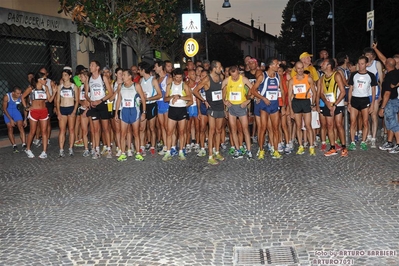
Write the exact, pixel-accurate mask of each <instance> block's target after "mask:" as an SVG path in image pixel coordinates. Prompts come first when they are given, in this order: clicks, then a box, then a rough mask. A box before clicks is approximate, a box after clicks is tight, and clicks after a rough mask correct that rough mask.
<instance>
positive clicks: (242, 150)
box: [240, 146, 245, 155]
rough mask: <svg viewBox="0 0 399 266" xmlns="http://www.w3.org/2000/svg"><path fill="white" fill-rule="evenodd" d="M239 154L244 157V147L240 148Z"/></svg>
mask: <svg viewBox="0 0 399 266" xmlns="http://www.w3.org/2000/svg"><path fill="white" fill-rule="evenodd" d="M240 152H241V154H242V155H245V147H244V146H242V147H241V148H240Z"/></svg>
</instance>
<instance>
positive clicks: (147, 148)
mask: <svg viewBox="0 0 399 266" xmlns="http://www.w3.org/2000/svg"><path fill="white" fill-rule="evenodd" d="M150 148H151V144H150V143H147V144H146V145H145V150H146V151H148V150H150Z"/></svg>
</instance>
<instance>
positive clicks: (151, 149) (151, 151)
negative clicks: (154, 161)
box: [150, 147, 155, 156]
mask: <svg viewBox="0 0 399 266" xmlns="http://www.w3.org/2000/svg"><path fill="white" fill-rule="evenodd" d="M150 153H151V156H155V148H154V147H151V148H150Z"/></svg>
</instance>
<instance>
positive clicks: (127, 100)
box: [122, 99, 133, 108]
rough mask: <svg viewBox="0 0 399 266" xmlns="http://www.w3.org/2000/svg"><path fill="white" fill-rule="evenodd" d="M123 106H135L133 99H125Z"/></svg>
mask: <svg viewBox="0 0 399 266" xmlns="http://www.w3.org/2000/svg"><path fill="white" fill-rule="evenodd" d="M122 106H123V107H127V108H130V107H133V99H123V103H122Z"/></svg>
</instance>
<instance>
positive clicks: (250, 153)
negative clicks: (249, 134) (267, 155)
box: [245, 150, 254, 160]
mask: <svg viewBox="0 0 399 266" xmlns="http://www.w3.org/2000/svg"><path fill="white" fill-rule="evenodd" d="M245 152H246V154H247V159H248V160H251V159H253V158H254V157H253V156H252V152H251V151H248V150H247V151H245Z"/></svg>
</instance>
